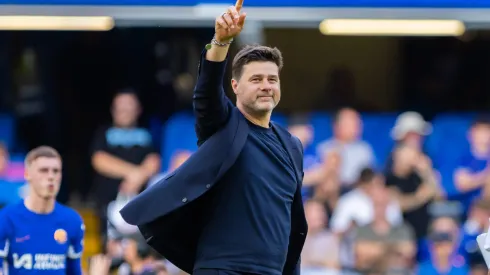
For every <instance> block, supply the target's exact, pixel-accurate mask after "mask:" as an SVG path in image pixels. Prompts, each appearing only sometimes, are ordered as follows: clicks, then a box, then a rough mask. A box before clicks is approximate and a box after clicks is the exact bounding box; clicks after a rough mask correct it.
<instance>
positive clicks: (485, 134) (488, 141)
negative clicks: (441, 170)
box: [454, 118, 490, 213]
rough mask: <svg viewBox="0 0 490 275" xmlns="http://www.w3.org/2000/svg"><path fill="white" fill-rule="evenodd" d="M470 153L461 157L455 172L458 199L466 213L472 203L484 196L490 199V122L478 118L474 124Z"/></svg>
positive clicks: (471, 132) (469, 136) (471, 131)
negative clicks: (489, 158) (489, 163)
mask: <svg viewBox="0 0 490 275" xmlns="http://www.w3.org/2000/svg"><path fill="white" fill-rule="evenodd" d="M468 141H469V144H470V150H469V152H466V154H465V155H463V156H461V157H460V159H459V163H458V168H457V169H456V170H455V172H454V183H455V185H456V189H457V190H458V191H459V192H460V195H459V196H458V197H457V199H458V200H459V201H460V202H461V203H462V204H463V209H464V212H465V213H466V212H467V211H468V209H469V207H470V205H471V203H472V201H473V200H474V199H475V198H477V197H479V196H481V195H482V190H483V189H486V190H485V191H488V192H485V193H488V194H485V196H486V197H487V198H488V197H490V188H484V187H485V186H488V185H490V183H489V182H490V169H489V167H488V157H489V154H490V120H489V119H488V118H478V119H477V120H475V121H474V122H473V124H472V125H471V127H470V129H469V131H468Z"/></svg>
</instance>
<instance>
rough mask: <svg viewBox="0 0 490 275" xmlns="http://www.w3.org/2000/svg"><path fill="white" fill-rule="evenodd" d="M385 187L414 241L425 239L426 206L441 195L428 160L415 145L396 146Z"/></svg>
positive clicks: (427, 216)
mask: <svg viewBox="0 0 490 275" xmlns="http://www.w3.org/2000/svg"><path fill="white" fill-rule="evenodd" d="M392 157H393V158H392V160H393V163H392V165H391V167H390V168H389V171H387V172H386V185H387V186H388V187H389V189H390V191H391V192H390V193H392V195H393V197H395V198H396V200H397V201H398V203H399V204H400V208H401V210H402V212H403V216H404V219H405V221H406V222H408V223H409V224H410V225H411V226H412V227H413V229H414V231H415V234H416V237H417V239H421V238H425V237H426V236H427V229H428V225H429V221H430V215H429V206H430V204H431V203H432V202H433V201H434V199H436V198H437V197H438V196H439V195H440V194H441V193H442V192H441V190H440V187H439V185H438V182H437V178H436V175H435V171H434V169H433V167H432V162H431V161H430V159H429V158H428V157H427V156H426V155H424V154H423V153H422V152H420V151H419V150H418V148H417V147H415V145H410V144H400V145H398V146H397V147H396V148H395V150H394V151H393V154H392Z"/></svg>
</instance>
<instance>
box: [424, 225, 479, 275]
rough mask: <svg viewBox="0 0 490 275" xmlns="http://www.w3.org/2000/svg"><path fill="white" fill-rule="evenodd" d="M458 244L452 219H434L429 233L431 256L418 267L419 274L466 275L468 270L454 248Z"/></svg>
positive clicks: (455, 227)
mask: <svg viewBox="0 0 490 275" xmlns="http://www.w3.org/2000/svg"><path fill="white" fill-rule="evenodd" d="M458 246H459V240H458V230H457V226H456V223H455V221H454V220H452V219H451V218H448V217H440V218H437V219H436V220H434V222H433V223H432V226H431V231H430V234H429V253H430V255H431V257H430V258H429V259H427V260H425V261H423V262H422V263H421V264H420V265H419V268H418V273H417V274H419V275H425V274H434V275H467V274H468V272H469V270H468V267H467V265H466V263H465V261H464V259H463V257H462V256H461V255H459V254H457V253H456V254H455V250H457V247H458Z"/></svg>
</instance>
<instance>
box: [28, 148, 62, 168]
mask: <svg viewBox="0 0 490 275" xmlns="http://www.w3.org/2000/svg"><path fill="white" fill-rule="evenodd" d="M43 157H44V158H58V159H61V156H60V154H59V153H58V151H56V149H54V148H53V147H50V146H39V147H36V148H34V149H32V150H31V151H29V153H27V156H26V159H25V165H26V166H29V165H30V164H31V163H32V162H33V161H35V160H36V159H38V158H43Z"/></svg>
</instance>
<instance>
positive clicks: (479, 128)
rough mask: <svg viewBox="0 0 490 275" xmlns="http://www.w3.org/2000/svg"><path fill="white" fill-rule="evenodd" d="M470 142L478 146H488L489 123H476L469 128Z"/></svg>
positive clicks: (489, 145)
mask: <svg viewBox="0 0 490 275" xmlns="http://www.w3.org/2000/svg"><path fill="white" fill-rule="evenodd" d="M470 142H471V143H472V145H474V146H478V147H485V148H488V147H490V125H487V124H478V125H475V126H473V127H472V128H471V131H470Z"/></svg>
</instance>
